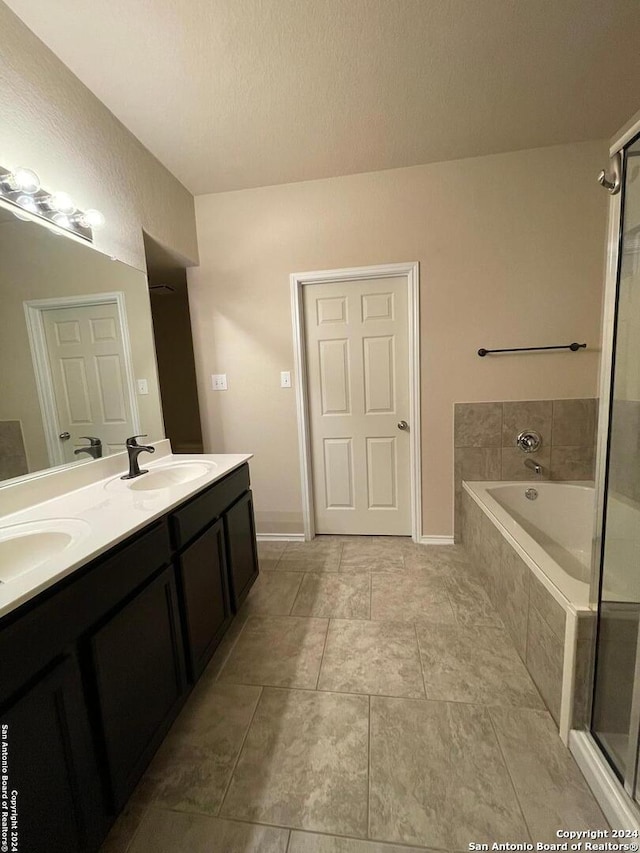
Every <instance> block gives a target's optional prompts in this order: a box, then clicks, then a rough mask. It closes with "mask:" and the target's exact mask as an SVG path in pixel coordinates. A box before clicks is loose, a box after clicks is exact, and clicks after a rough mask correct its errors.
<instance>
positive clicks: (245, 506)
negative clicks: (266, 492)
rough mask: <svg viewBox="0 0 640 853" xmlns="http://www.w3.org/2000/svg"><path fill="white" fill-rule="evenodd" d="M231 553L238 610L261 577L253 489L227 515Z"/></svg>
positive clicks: (230, 560) (233, 588)
mask: <svg viewBox="0 0 640 853" xmlns="http://www.w3.org/2000/svg"><path fill="white" fill-rule="evenodd" d="M224 528H225V535H226V538H227V553H228V555H229V567H230V571H229V577H230V581H231V596H232V602H233V608H234V612H236V613H237V612H238V610H239V608H240V605H241V604H242V602H243V601H244V599H245V598H246V597H247V595H248V594H249V590H250V589H251V587H252V585H253V582H254V581H255V579H256V578H257V576H258V553H257V547H256V531H255V522H254V516H253V498H252V496H251V492H245V494H244V495H243V496H242V497H241V498H240V499H239V500H237V501H236V502H235V503H234V505H233V506H232V507H230V508H229V509H228V510H227V512H226V513H225V515H224Z"/></svg>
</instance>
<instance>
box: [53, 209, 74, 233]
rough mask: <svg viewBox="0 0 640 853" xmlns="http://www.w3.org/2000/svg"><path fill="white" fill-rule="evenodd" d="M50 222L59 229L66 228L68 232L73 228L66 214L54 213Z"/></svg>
mask: <svg viewBox="0 0 640 853" xmlns="http://www.w3.org/2000/svg"><path fill="white" fill-rule="evenodd" d="M51 221H52V222H55V223H56V225H59V226H60V228H67V229H68V230H71V229H72V228H73V225H72V222H71V220H70V219H69V217H68V216H67V214H66V213H56V214H55V216H52V217H51Z"/></svg>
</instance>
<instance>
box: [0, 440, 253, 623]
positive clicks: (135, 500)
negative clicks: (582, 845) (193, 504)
mask: <svg viewBox="0 0 640 853" xmlns="http://www.w3.org/2000/svg"><path fill="white" fill-rule="evenodd" d="M163 444H164V442H163ZM167 444H168V443H167ZM159 455H160V457H161V458H159V459H157V460H156V459H154V458H153V457H151V456H145V455H143V456H141V458H140V465H141V468H143V469H147V470H148V471H149V473H151V472H152V471H154V470H158V469H159V468H165V467H167V466H168V465H172V464H176V463H177V464H181V463H189V462H203V463H209V464H208V465H207V469H208V470H207V471H206V473H204V474H203V475H201V476H198V477H197V478H196V479H193V480H191V481H189V482H186V483H178V484H172V485H171V486H168V487H166V488H160V489H156V490H154V491H142V490H140V491H138V490H135V489H131V488H129V487H128V485H127V481H123V480H121V479H120V475H121V474H123V473H126V471H127V470H128V466H127V462H126V454H119V455H118V456H119V457H122V458H121V459H120V463H121V464H120V465H118V467H119V471H117V473H115V474H114V473H112V471H113V462H111V470H110V471H109V475H108V476H107V477H104V472H105V467H106V466H102V467H100V465H99V463H95V470H96V475H97V476H101V477H102V479H99V480H96V481H95V482H91V483H88V484H86V485H82V486H81V487H80V488H75V489H73V490H70V491H67V492H64V493H62V494H58V495H56V496H54V497H50V498H49V499H47V500H44V501H42V502H41V503H35V504H33V505H32V506H29V507H26V508H23V509H20V510H19V511H17V512H13V513H10V514H7V515H3V516H2V517H0V535H2V533H3V531H5V532H6V528H8V527H13V526H14V525H23V524H24V525H29V527H32V526H34V523H38V522H44V521H50V520H52V519H53V520H55V519H74V520H78V521H79V522H80V524H79V525H77V526H78V528H80V529H81V532H80V534H79V535H78V537H77V539H76V540H74V541H73V542H72V544H70V545H69V546H68V547H67V548H65V549H64V550H63V551H61V552H59V553H58V554H55V555H53V556H52V557H51V558H49V559H47V560H46V562H44V563H42V564H41V565H39V566H37V567H36V568H33V569H29V570H28V571H26V572H24V574H21V575H19V576H18V577H15V578H13V579H12V580H9V581H7V582H6V583H0V616H4V615H5V614H7V613H10V612H11V611H12V610H14V609H15V608H17V607H18V606H19V605H21V604H24V602H25V601H28V600H29V599H31V598H33V597H34V596H36V595H37V594H38V593H40V592H42V591H43V590H45V589H47V588H48V587H50V586H52V585H53V584H55V583H56V582H57V581H59V580H61V579H62V578H64V577H67V576H68V575H69V574H71V573H72V572H73V571H75V570H76V569H78V568H80V567H81V566H83V565H86V564H87V563H88V562H89V561H90V560H93V559H94V558H95V557H98V556H99V555H100V554H104V553H105V552H106V551H108V550H109V549H111V548H112V547H113V546H114V545H117V544H118V543H119V542H122V541H123V540H124V539H127V538H128V537H129V536H131V535H132V534H133V533H135V532H136V531H138V530H141V529H142V528H143V527H146V525H148V524H150V523H151V522H152V521H154V520H155V519H157V518H160V517H161V516H163V515H165V514H166V513H167V512H169V511H170V510H172V509H173V508H175V507H176V506H178V504H181V503H183V502H184V501H185V500H188V499H189V498H190V497H192V496H193V495H195V494H196V493H197V492H199V491H200V490H201V489H203V488H206V487H207V486H210V485H211V484H212V483H215V482H216V481H217V480H220V479H221V478H222V477H224V476H225V475H226V474H228V473H229V472H230V471H233V470H234V469H235V468H239V467H240V466H241V465H243V464H244V463H245V462H247V461H248V460H249V459H251V458H252V454H247V453H240V454H198V455H190V454H189V455H183V454H179V455H177V454H172V453H168V454H166V453H165V454H159ZM110 459H111V460H113V459H114V457H110ZM104 461H105V462H106V461H107V460H104ZM99 462H103V460H99ZM87 470H89V468H87ZM60 475H61V477H62V478H63V477H64V476H65V472H60ZM143 476H146V475H143ZM85 479H86V474H85ZM141 481H142V477H140V478H139V480H137V479H136V480H133V481H128V482H130V483H138V482H141ZM9 488H12V487H9ZM13 488H16V489H17V488H20V486H19V485H16V486H15V487H13ZM83 522H84V524H83Z"/></svg>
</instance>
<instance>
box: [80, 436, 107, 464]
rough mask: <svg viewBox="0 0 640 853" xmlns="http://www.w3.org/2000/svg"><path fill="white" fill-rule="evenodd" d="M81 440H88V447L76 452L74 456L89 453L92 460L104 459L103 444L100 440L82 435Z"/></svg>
mask: <svg viewBox="0 0 640 853" xmlns="http://www.w3.org/2000/svg"><path fill="white" fill-rule="evenodd" d="M80 438H86V439H87V441H88V442H89V444H88V445H87V447H79V448H78V449H77V450H74V451H73V455H74V456H79V455H80V454H81V453H88V454H89V456H91V458H92V459H101V458H102V442H101V441H100V439H99V438H96V437H95V436H93V435H81V436H80Z"/></svg>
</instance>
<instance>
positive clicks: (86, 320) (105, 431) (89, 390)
mask: <svg viewBox="0 0 640 853" xmlns="http://www.w3.org/2000/svg"><path fill="white" fill-rule="evenodd" d="M43 323H44V331H45V337H46V347H47V353H48V358H49V367H50V372H51V379H52V385H53V393H54V397H55V408H56V413H57V419H58V427H59V430H60V433H62V434H64V433H65V432H68V433H70V436H71V437H70V439H68V440H66V441H62V443H61V447H62V448H63V450H64V458H65V461H66V462H71V461H73V460H76V459H78V458H80V459H86V458H88V457H86V456H85V455H84V454H82V455H81V456H80V457H78V456H75V455H74V450H76V449H77V448H78V447H82V446H85V445H87V444H88V442H87V441H83V440H82V438H81V436H86V435H91V436H96V437H98V438H100V440H101V441H102V444H103V448H104V455H105V456H106V455H108V454H109V453H113V452H119V451H121V450H123V449H124V441H125V439H126V438H127V436H129V435H132V434H133V433H134V432H135V427H134V423H133V416H132V412H131V404H130V397H129V392H128V380H127V370H126V364H125V354H124V344H123V339H122V329H121V327H120V318H119V315H118V307H117V305H116V303H115V302H114V303H105V304H102V305H87V306H73V307H69V308H56V309H53V310H48V311H44V312H43Z"/></svg>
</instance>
